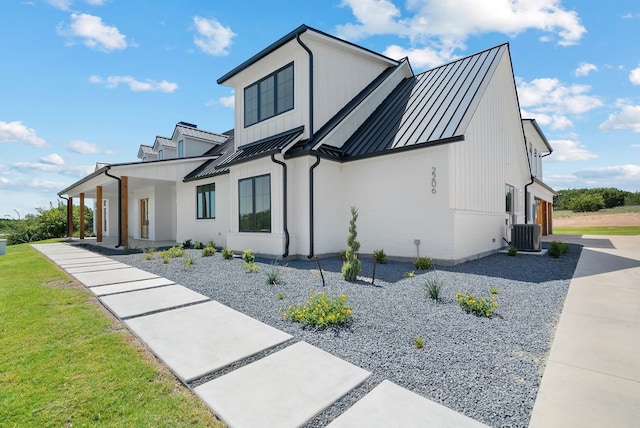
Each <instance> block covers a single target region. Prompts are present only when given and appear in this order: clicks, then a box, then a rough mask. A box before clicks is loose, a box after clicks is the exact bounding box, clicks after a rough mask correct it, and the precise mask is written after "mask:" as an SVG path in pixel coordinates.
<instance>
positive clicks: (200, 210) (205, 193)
mask: <svg viewBox="0 0 640 428" xmlns="http://www.w3.org/2000/svg"><path fill="white" fill-rule="evenodd" d="M196 207H197V208H196V213H197V217H198V219H206V218H216V184H215V183H212V184H205V185H204V186H198V187H196Z"/></svg>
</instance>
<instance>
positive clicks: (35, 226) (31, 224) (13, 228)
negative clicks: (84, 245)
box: [0, 201, 93, 245]
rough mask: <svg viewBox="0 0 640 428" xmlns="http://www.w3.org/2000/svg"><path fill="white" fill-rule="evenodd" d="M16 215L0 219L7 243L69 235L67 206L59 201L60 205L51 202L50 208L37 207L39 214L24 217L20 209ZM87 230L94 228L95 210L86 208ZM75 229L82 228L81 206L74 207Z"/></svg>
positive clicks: (0, 228)
mask: <svg viewBox="0 0 640 428" xmlns="http://www.w3.org/2000/svg"><path fill="white" fill-rule="evenodd" d="M14 212H15V213H16V215H15V216H13V217H11V218H6V217H8V216H5V218H3V219H1V220H0V233H1V234H2V235H5V237H6V239H7V244H9V245H14V244H22V243H25V242H34V241H41V240H43V239H50V238H62V237H64V236H66V235H67V206H66V205H65V204H63V203H62V202H60V201H59V202H58V206H54V205H53V204H52V203H49V209H44V208H36V212H37V214H27V215H25V216H24V218H22V217H21V216H20V213H19V212H18V211H15V210H14ZM84 224H85V231H86V232H88V233H90V232H91V229H92V228H93V210H92V209H91V208H88V207H85V208H84ZM73 230H74V231H79V230H80V207H79V206H74V207H73Z"/></svg>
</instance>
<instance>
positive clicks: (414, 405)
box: [327, 380, 488, 428]
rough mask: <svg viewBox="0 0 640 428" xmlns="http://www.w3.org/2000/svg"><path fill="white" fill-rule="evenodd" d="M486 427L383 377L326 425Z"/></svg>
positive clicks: (440, 427) (344, 427)
mask: <svg viewBox="0 0 640 428" xmlns="http://www.w3.org/2000/svg"><path fill="white" fill-rule="evenodd" d="M329 427H331V428H348V427H349V428H350V427H367V428H377V427H380V428H382V427H384V428H386V427H407V428H410V427H416V428H418V427H420V428H422V427H439V428H481V427H482V428H488V427H487V425H485V424H483V423H480V422H478V421H476V420H473V419H471V418H469V417H467V416H465V415H463V414H461V413H458V412H456V411H454V410H451V409H450V408H448V407H445V406H443V405H441V404H438V403H435V402H433V401H431V400H428V399H426V398H424V397H422V396H421V395H418V394H416V393H415V392H412V391H409V390H408V389H405V388H403V387H401V386H399V385H396V384H395V383H393V382H391V381H388V380H385V381H382V383H381V384H380V385H378V386H376V387H375V388H374V389H373V390H372V391H371V392H370V393H368V394H367V395H365V396H364V398H362V399H361V400H360V401H358V402H357V403H356V404H354V405H353V406H351V408H349V409H348V410H347V411H346V412H344V413H343V414H342V415H340V416H339V417H338V418H337V419H336V420H334V421H333V422H331V423H330V424H329V425H327V428H329Z"/></svg>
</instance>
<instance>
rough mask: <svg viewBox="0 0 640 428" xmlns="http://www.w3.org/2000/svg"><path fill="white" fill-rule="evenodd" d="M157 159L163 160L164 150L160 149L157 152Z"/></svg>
mask: <svg viewBox="0 0 640 428" xmlns="http://www.w3.org/2000/svg"><path fill="white" fill-rule="evenodd" d="M158 159H159V160H162V159H164V150H162V149H160V150H158Z"/></svg>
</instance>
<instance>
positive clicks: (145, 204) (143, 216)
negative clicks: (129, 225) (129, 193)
mask: <svg viewBox="0 0 640 428" xmlns="http://www.w3.org/2000/svg"><path fill="white" fill-rule="evenodd" d="M140 238H142V239H148V238H149V198H145V199H140Z"/></svg>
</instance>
